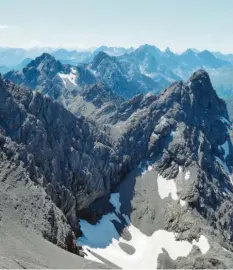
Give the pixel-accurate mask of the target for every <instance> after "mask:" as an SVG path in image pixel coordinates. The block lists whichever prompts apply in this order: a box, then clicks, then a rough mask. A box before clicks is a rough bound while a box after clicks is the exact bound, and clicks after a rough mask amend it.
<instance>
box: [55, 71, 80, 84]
mask: <svg viewBox="0 0 233 270" xmlns="http://www.w3.org/2000/svg"><path fill="white" fill-rule="evenodd" d="M74 71H75V70H74V69H71V73H69V74H63V73H58V76H59V77H60V78H61V79H62V81H63V84H64V85H65V87H66V86H67V82H70V83H72V84H73V85H75V86H77V84H76V82H75V80H76V73H75V72H74Z"/></svg>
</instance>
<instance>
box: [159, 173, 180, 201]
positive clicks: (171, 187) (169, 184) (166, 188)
mask: <svg viewBox="0 0 233 270" xmlns="http://www.w3.org/2000/svg"><path fill="white" fill-rule="evenodd" d="M157 183H158V192H159V196H160V197H161V199H165V198H167V197H169V194H171V197H172V199H173V200H178V196H177V189H176V183H175V180H174V179H170V180H167V179H166V178H164V177H162V176H161V175H160V174H159V175H158V177H157Z"/></svg>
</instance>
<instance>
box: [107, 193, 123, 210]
mask: <svg viewBox="0 0 233 270" xmlns="http://www.w3.org/2000/svg"><path fill="white" fill-rule="evenodd" d="M109 202H110V203H111V204H112V205H113V206H114V207H115V209H116V212H117V213H120V208H121V202H120V194H119V193H112V194H111V197H110V200H109Z"/></svg>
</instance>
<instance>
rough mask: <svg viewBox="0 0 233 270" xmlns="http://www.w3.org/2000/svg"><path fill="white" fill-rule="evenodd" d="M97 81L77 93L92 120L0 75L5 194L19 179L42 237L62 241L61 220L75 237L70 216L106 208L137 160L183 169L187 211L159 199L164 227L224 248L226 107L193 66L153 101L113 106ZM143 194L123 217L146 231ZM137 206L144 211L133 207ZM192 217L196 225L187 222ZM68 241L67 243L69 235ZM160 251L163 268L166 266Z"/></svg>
mask: <svg viewBox="0 0 233 270" xmlns="http://www.w3.org/2000/svg"><path fill="white" fill-rule="evenodd" d="M58 66H59V64H58ZM50 71H51V74H53V72H54V71H53V70H50ZM51 76H53V75H51ZM96 87H97V86H90V87H87V88H85V90H84V91H83V94H82V95H83V96H82V97H83V99H84V100H85V101H88V102H89V101H90V100H91V102H92V103H93V104H95V107H96V108H98V111H97V112H95V117H97V116H98V113H99V117H100V121H99V122H94V121H92V120H90V119H86V118H85V117H83V116H75V115H74V114H72V113H71V112H69V111H67V110H66V109H65V108H64V107H63V106H62V105H61V104H60V103H57V102H54V101H53V100H52V99H50V98H49V97H45V96H43V95H42V94H41V93H38V92H31V91H30V90H28V89H26V88H22V87H19V86H16V85H14V84H12V83H10V82H9V81H3V80H2V79H0V92H1V95H0V130H1V138H0V146H1V158H2V162H1V166H2V169H1V181H2V182H3V183H4V187H5V189H4V192H6V191H7V186H6V184H7V185H16V184H14V183H15V182H16V183H17V185H16V186H19V187H20V185H21V183H24V181H25V182H26V183H27V184H25V185H26V186H27V185H29V190H33V189H36V192H35V193H39V194H43V196H42V195H40V196H42V198H43V201H44V205H45V206H44V207H43V211H42V209H41V208H40V207H39V206H37V205H36V207H34V208H33V209H37V208H39V209H40V211H39V213H41V215H42V212H44V215H45V217H43V218H41V219H40V220H42V221H43V222H44V223H43V226H41V227H42V231H43V234H44V236H45V237H46V238H47V239H49V240H51V241H52V242H54V243H57V244H59V245H62V244H64V243H66V241H68V240H70V238H69V239H68V240H65V239H67V238H66V237H67V234H68V235H71V234H70V233H69V231H70V227H69V226H71V228H72V229H73V230H74V231H75V232H76V233H79V222H78V219H79V217H86V218H90V220H92V221H95V219H96V218H98V217H99V216H101V215H102V214H103V213H105V212H108V211H111V207H110V205H109V204H106V201H108V195H109V193H110V192H111V190H112V189H113V188H115V187H116V186H117V185H118V184H119V183H120V182H121V181H123V180H124V179H125V177H126V176H127V175H128V174H129V173H130V172H132V173H133V172H134V171H135V169H136V168H138V165H139V164H144V163H145V162H146V161H148V162H150V164H153V168H154V169H155V170H156V172H157V178H158V175H160V176H161V177H162V178H163V180H162V181H168V180H166V179H177V177H178V175H179V173H180V172H181V169H182V171H183V172H188V171H189V173H190V174H191V177H190V176H187V177H186V176H185V177H183V178H182V179H181V184H180V185H178V191H177V193H178V197H179V199H180V200H182V201H185V203H186V204H187V208H185V211H184V210H182V209H180V208H177V206H174V204H173V203H170V204H167V205H166V207H165V208H164V212H163V215H164V217H163V219H164V226H165V229H166V230H168V231H173V232H176V233H177V234H178V236H177V238H178V239H179V240H182V239H185V240H189V241H191V240H192V239H194V238H195V237H196V236H195V234H198V235H199V234H200V231H205V232H206V233H207V234H208V235H209V236H211V237H213V239H215V241H217V242H218V243H219V245H220V244H221V245H222V244H223V243H224V246H225V247H226V248H227V249H229V250H231V251H232V247H231V246H232V241H233V230H232V215H233V208H232V192H233V186H232V178H231V172H232V165H233V160H232V144H231V142H230V136H229V130H230V126H231V125H230V123H229V118H228V113H227V109H226V105H225V103H224V101H222V100H221V99H220V98H219V97H218V96H217V94H216V92H215V90H214V89H213V87H212V85H211V82H210V78H209V76H208V74H207V73H206V72H205V71H203V70H200V71H198V72H195V73H194V74H193V75H192V76H191V78H190V79H189V81H188V82H187V83H183V82H181V81H178V82H175V83H173V84H172V85H171V86H170V87H168V88H167V89H166V90H165V91H164V92H163V93H162V94H160V95H159V96H157V97H156V96H154V95H152V94H147V95H142V94H141V95H137V96H135V97H134V98H132V99H131V100H128V101H126V102H123V103H122V101H121V100H117V99H116V100H115V102H112V100H113V99H114V94H113V92H110V90H107V89H106V88H105V87H104V86H103V85H102V86H101V85H98V91H97V93H98V94H97V95H96ZM100 89H101V91H100ZM109 97H110V98H109ZM105 104H107V105H105ZM96 119H97V118H96ZM140 166H141V165H140ZM18 171H19V172H22V173H18ZM15 172H17V177H15V176H14V174H15ZM185 178H187V181H186V182H185V181H184V179H185ZM12 179H14V182H13V184H12V183H11V181H12ZM160 179H161V178H160ZM154 181H155V183H156V178H155V180H154ZM157 181H158V179H157ZM123 182H124V181H123ZM148 187H149V186H148ZM141 188H142V190H144V191H142V190H141V191H140V192H142V194H144V195H142V198H144V196H145V194H147V192H150V196H151V198H153V196H152V195H153V194H151V190H150V191H148V190H147V186H146V187H143V186H141ZM18 192H19V193H17V194H19V195H17V196H19V197H20V196H21V194H20V191H18ZM29 194H30V193H29ZM28 196H30V195H28ZM38 196H39V195H38ZM136 196H138V193H136V194H135V197H136ZM150 196H146V198H147V199H146V200H145V199H144V200H143V202H142V201H141V198H139V200H138V201H137V200H136V201H134V202H133V204H135V205H136V207H132V209H131V210H130V211H131V213H127V214H132V216H131V219H132V220H134V222H135V223H137V224H138V226H139V227H140V224H141V223H140V220H141V218H140V216H144V215H146V217H147V218H148V216H149V222H148V221H146V223H145V224H147V223H148V224H147V225H146V226H148V228H150V230H149V231H151V232H153V229H155V228H154V226H155V223H153V222H158V220H157V221H156V218H157V219H159V216H157V215H156V214H153V213H154V211H155V212H156V211H157V210H158V209H157V208H156V209H155V210H153V209H152V207H151V205H150V203H149V200H150ZM27 198H28V197H27ZM33 198H34V197H33ZM27 200H29V199H27ZM31 200H34V199H31ZM145 202H147V203H148V205H147V206H148V207H146V209H147V211H146V214H145V213H144V212H145V209H144V210H142V207H144V206H145V205H144V203H145ZM24 204H25V203H24V202H22V203H21V204H20V205H19V206H18V207H21V205H24ZM135 205H134V206H135ZM31 208H32V207H31ZM31 208H30V207H29V208H28V207H26V208H25V209H26V210H25V211H30V209H31ZM28 209H29V210H28ZM135 209H136V210H135ZM134 210H135V211H134ZM159 211H160V210H158V212H159ZM139 212H140V213H139ZM142 213H144V214H142ZM22 219H23V218H22ZM35 220H36V218H35ZM151 220H153V221H151ZM193 220H195V222H196V223H197V224H200V226H199V225H198V226H196V225H195V226H193ZM31 222H32V223H33V219H32V221H31ZM67 223H68V224H69V225H67ZM156 224H157V223H156ZM39 226H40V225H39ZM43 228H44V229H43ZM206 228H207V229H206ZM140 229H141V230H142V231H143V228H140ZM145 233H148V232H145ZM68 242H69V248H70V249H73V247H72V245H70V243H71V244H72V239H71V240H70V241H68ZM164 256H165V257H166V261H167V263H168V265H169V263H172V261H169V258H167V256H166V254H165V255H164ZM210 258H212V257H210ZM161 260H162V261H163V260H164V259H161ZM182 260H183V259H181V260H178V261H176V262H175V263H176V266H177V267H184V265H185V264H186V263H187V262H188V259H187V260H185V261H182ZM200 260H201V259H200ZM206 260H207V261H208V262H210V261H209V260H208V259H206ZM211 260H212V259H211ZM219 260H220V261H217V262H212V264H211V263H209V264H204V263H203V262H202V261H200V263H197V264H196V266H195V265H194V266H195V267H199V266H201V265H208V266H212V265H214V264H215V263H216V265H219V266H223V264H222V263H221V258H220V259H219ZM205 263H206V262H205ZM188 265H189V263H188ZM228 265H229V263H228ZM232 266H233V264H232Z"/></svg>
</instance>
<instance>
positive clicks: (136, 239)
mask: <svg viewBox="0 0 233 270" xmlns="http://www.w3.org/2000/svg"><path fill="white" fill-rule="evenodd" d="M151 169H152V167H151V166H150V165H149V164H148V166H147V169H146V171H150V170H151ZM142 175H144V173H142ZM189 177H190V173H188V172H187V173H186V179H188V178H189ZM157 181H158V191H159V195H160V197H161V198H166V197H167V196H168V195H169V194H170V195H171V197H172V199H174V200H177V199H178V196H177V194H176V186H175V182H174V180H166V179H163V178H162V177H161V176H159V177H158V180H157ZM170 181H171V182H170ZM168 183H169V184H168ZM169 185H170V186H169ZM110 203H111V204H112V205H113V206H114V208H115V212H113V213H109V214H107V215H104V216H103V217H102V218H101V220H100V221H99V222H98V223H97V224H95V225H92V224H89V223H88V222H87V221H85V220H81V221H80V225H81V230H82V232H83V236H82V237H80V238H78V244H79V245H81V246H83V248H84V250H85V252H86V253H87V257H86V258H87V259H90V260H96V261H98V262H101V261H100V259H98V258H96V257H95V256H94V255H93V254H94V253H96V254H98V255H99V256H102V257H103V258H105V259H107V260H108V261H110V262H112V263H113V264H115V265H117V266H119V267H121V268H124V269H126V268H128V269H133V268H135V269H142V268H147V269H152V268H154V269H155V268H157V260H158V256H159V254H161V253H162V252H163V251H162V249H163V248H164V249H165V250H166V251H167V252H168V254H169V256H170V257H171V258H172V259H173V260H175V259H177V257H179V256H184V257H186V256H187V255H188V254H189V253H190V252H191V250H192V248H193V246H194V245H196V246H198V247H199V248H200V250H201V252H202V253H203V254H205V253H206V252H207V251H208V250H209V248H210V246H209V243H208V240H207V238H206V237H205V236H204V235H201V236H200V238H199V240H198V241H196V240H193V241H192V243H190V242H188V241H176V240H175V233H173V232H168V231H165V230H157V231H155V232H154V233H153V235H151V236H147V235H145V234H143V233H142V232H141V231H140V230H139V229H137V228H136V227H135V226H134V225H133V224H132V223H130V220H129V218H128V217H127V216H125V215H122V216H123V217H124V218H125V221H126V224H128V225H127V230H128V232H129V233H130V235H131V240H129V241H127V240H125V239H123V238H122V237H121V236H120V235H119V233H118V231H117V230H116V228H115V226H114V224H113V222H112V221H114V220H115V221H118V222H120V219H119V218H118V215H121V212H120V207H121V203H120V194H119V193H112V194H111V197H110ZM180 203H181V205H182V204H183V205H185V201H182V202H180ZM122 243H124V244H126V245H127V246H128V247H130V248H131V250H133V252H132V253H130V254H129V253H128V252H126V251H124V250H123V249H122V248H121V247H120V245H121V244H122ZM119 244H120V245H119ZM88 250H90V251H92V252H93V254H91V253H90V252H89V251H88Z"/></svg>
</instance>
